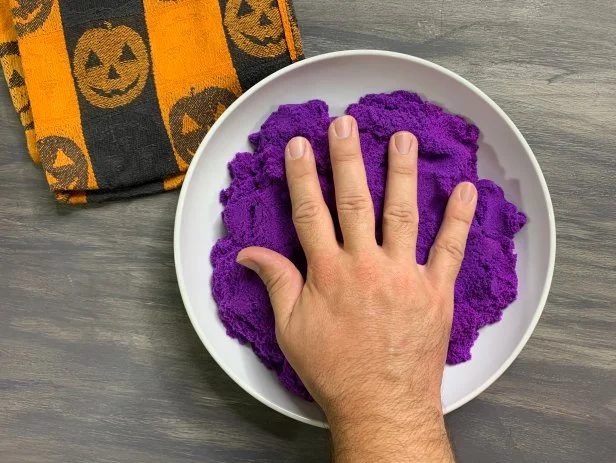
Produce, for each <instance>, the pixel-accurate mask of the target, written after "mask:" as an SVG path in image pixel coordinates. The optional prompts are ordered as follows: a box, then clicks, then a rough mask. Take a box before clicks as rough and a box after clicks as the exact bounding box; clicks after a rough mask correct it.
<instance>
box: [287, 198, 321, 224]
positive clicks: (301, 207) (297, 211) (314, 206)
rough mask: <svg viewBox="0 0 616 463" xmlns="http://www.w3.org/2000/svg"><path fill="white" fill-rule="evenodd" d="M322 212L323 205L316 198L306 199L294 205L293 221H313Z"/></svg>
mask: <svg viewBox="0 0 616 463" xmlns="http://www.w3.org/2000/svg"><path fill="white" fill-rule="evenodd" d="M320 212H321V205H320V204H319V203H318V202H317V201H315V200H312V199H310V200H304V201H301V202H300V203H299V204H297V205H295V206H294V207H293V222H295V223H296V224H306V223H313V222H315V221H316V219H317V217H318V216H319V214H320Z"/></svg>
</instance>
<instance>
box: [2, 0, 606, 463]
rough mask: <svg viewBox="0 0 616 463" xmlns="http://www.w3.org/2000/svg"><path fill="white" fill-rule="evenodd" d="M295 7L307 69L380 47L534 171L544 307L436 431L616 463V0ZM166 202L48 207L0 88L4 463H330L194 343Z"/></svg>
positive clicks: (475, 445)
mask: <svg viewBox="0 0 616 463" xmlns="http://www.w3.org/2000/svg"><path fill="white" fill-rule="evenodd" d="M295 4H296V10H297V15H298V17H299V21H300V24H301V26H302V32H303V37H304V42H305V46H306V52H307V55H308V56H313V55H316V54H319V53H323V52H328V51H333V50H341V49H350V48H384V49H388V50H394V51H400V52H404V53H409V54H413V55H417V56H420V57H423V58H426V59H429V60H432V61H434V62H436V63H439V64H441V65H443V66H446V67H447V68H449V69H451V70H453V71H455V72H457V73H459V74H460V75H462V76H464V77H466V78H467V79H469V80H470V81H471V82H473V83H475V84H476V85H477V86H479V87H480V88H481V89H483V90H484V91H485V92H486V93H487V94H488V95H490V96H491V97H492V98H493V99H494V100H495V101H496V102H497V103H498V104H499V105H500V106H501V107H502V108H503V109H504V110H505V111H506V112H507V113H508V114H509V115H510V116H511V118H512V119H513V120H514V121H515V123H516V124H517V126H518V127H519V128H520V130H521V131H522V133H523V134H524V135H525V137H526V139H527V140H528V142H529V143H530V145H531V146H532V148H533V150H534V152H535V155H536V156H537V158H538V160H539V163H540V164H541V167H542V169H543V172H544V174H545V176H546V179H547V183H548V185H549V188H550V191H551V193H552V199H553V202H554V207H555V209H556V220H557V233H558V245H557V248H558V250H557V258H556V271H555V274H554V282H553V285H552V292H551V295H550V298H549V300H548V303H547V306H546V308H545V311H544V313H543V317H542V318H541V321H540V323H539V325H538V327H537V329H536V331H535V333H534V335H533V337H532V338H531V340H530V342H529V343H528V345H527V347H526V348H525V349H524V351H523V352H522V354H521V355H520V357H519V358H518V359H517V360H516V361H515V363H514V364H513V365H512V366H511V368H509V370H507V372H506V373H505V374H504V375H503V376H502V377H501V378H500V379H499V380H498V381H497V382H496V383H495V384H494V385H493V386H491V387H490V388H489V389H488V390H487V391H486V392H485V393H483V394H481V396H480V397H479V398H477V399H475V400H474V401H472V402H471V403H469V404H468V405H466V406H464V407H462V408H461V409H459V410H458V411H456V412H454V413H452V414H450V415H449V416H448V417H447V423H448V426H449V430H450V432H451V436H452V439H453V443H454V446H455V449H456V453H457V455H458V458H459V461H462V462H466V461H468V462H484V461H485V462H492V461H494V462H496V461H498V462H515V463H520V462H525V461H528V462H586V461H588V462H591V461H592V462H594V463H598V462H608V461H614V458H616V457H615V455H616V439H615V434H616V374H615V370H616V349H615V338H616V309H615V307H616V278H615V275H616V271H615V270H616V265H615V262H616V260H615V258H616V256H615V251H614V245H615V244H616V243H615V236H616V207H615V199H614V196H615V195H614V188H615V182H614V178H615V174H616V170H615V169H614V162H615V161H616V157H615V153H616V27H615V25H616V6H615V5H614V2H613V0H596V1H589V0H513V1H507V2H505V1H498V2H496V1H488V2H486V1H480V0H466V1H451V0H441V1H428V0H415V1H413V2H406V1H402V0H389V1H383V0H378V1H377V0H357V1H349V0H346V1H342V0H341V1H336V2H331V1H327V0H296V2H295ZM383 72H387V70H386V69H384V70H383ZM177 198H178V194H177V192H173V193H167V194H162V195H158V196H155V197H148V198H143V199H137V200H133V201H123V202H116V203H108V204H104V205H102V206H92V207H87V208H85V209H76V208H71V207H67V206H62V205H59V204H57V203H55V202H54V200H53V199H52V198H51V196H50V194H49V191H48V190H47V186H46V184H45V179H44V175H43V173H42V172H41V170H40V168H39V167H37V166H35V165H33V164H32V163H31V162H30V160H29V159H28V157H27V154H26V150H25V144H24V138H23V134H22V132H21V127H20V125H19V122H18V119H17V116H16V115H15V114H14V112H13V109H12V108H11V106H10V100H9V96H8V92H7V91H6V90H0V314H1V317H2V318H1V320H0V461H2V462H6V463H12V462H62V463H66V462H78V461H88V462H180V463H181V462H189V461H190V462H197V461H198V462H206V461H207V462H235V461H252V462H270V461H276V462H278V461H281V462H318V461H321V462H324V461H327V455H328V435H327V433H326V432H325V431H323V430H320V429H316V428H313V427H310V426H306V425H303V424H299V423H296V422H294V421H292V420H290V419H287V418H285V417H283V416H281V415H280V414H278V413H275V412H273V411H271V410H269V409H268V408H267V407H265V406H263V405H261V404H260V403H258V402H257V401H255V400H254V399H252V398H251V397H250V396H249V395H248V394H246V393H245V392H244V391H242V390H241V389H240V388H239V387H238V386H236V385H235V383H233V381H231V380H230V379H229V378H228V377H227V376H226V375H225V374H224V373H223V371H222V370H221V369H220V368H219V367H218V366H217V365H216V364H215V363H214V361H213V360H212V359H211V358H210V356H209V355H208V354H207V352H206V350H205V348H204V347H203V345H202V344H201V343H200V341H199V339H198V338H197V336H196V334H195V333H194V332H193V329H192V327H191V325H190V322H189V321H188V317H187V316H186V313H185V311H184V309H183V306H182V301H181V300H180V295H179V292H178V288H177V284H176V278H175V271H174V266H173V249H172V230H173V219H174V212H175V205H176V201H177Z"/></svg>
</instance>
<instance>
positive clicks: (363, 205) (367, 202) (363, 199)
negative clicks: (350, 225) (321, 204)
mask: <svg viewBox="0 0 616 463" xmlns="http://www.w3.org/2000/svg"><path fill="white" fill-rule="evenodd" d="M336 205H337V206H338V211H339V212H364V211H368V210H371V209H372V200H371V199H370V197H369V196H365V195H360V194H343V195H340V197H339V198H338V199H337V201H336Z"/></svg>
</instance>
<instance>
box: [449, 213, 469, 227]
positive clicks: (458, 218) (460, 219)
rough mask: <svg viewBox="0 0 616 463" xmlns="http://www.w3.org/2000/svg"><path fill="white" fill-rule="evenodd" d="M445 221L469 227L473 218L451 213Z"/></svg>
mask: <svg viewBox="0 0 616 463" xmlns="http://www.w3.org/2000/svg"><path fill="white" fill-rule="evenodd" d="M447 219H448V220H449V221H451V222H452V223H454V224H459V225H462V226H464V227H470V225H471V222H472V221H473V216H469V215H468V214H463V213H461V212H460V211H453V212H451V213H450V214H449V215H448V217H447Z"/></svg>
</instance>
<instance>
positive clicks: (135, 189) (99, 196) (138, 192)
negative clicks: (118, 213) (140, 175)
mask: <svg viewBox="0 0 616 463" xmlns="http://www.w3.org/2000/svg"><path fill="white" fill-rule="evenodd" d="M164 191H166V190H165V187H164V186H163V182H162V181H160V182H151V183H145V184H143V185H135V186H131V187H127V188H116V189H113V190H89V191H87V192H86V200H87V202H88V203H102V202H105V201H114V200H118V199H128V198H137V197H139V196H147V195H153V194H156V193H162V192H164Z"/></svg>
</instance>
